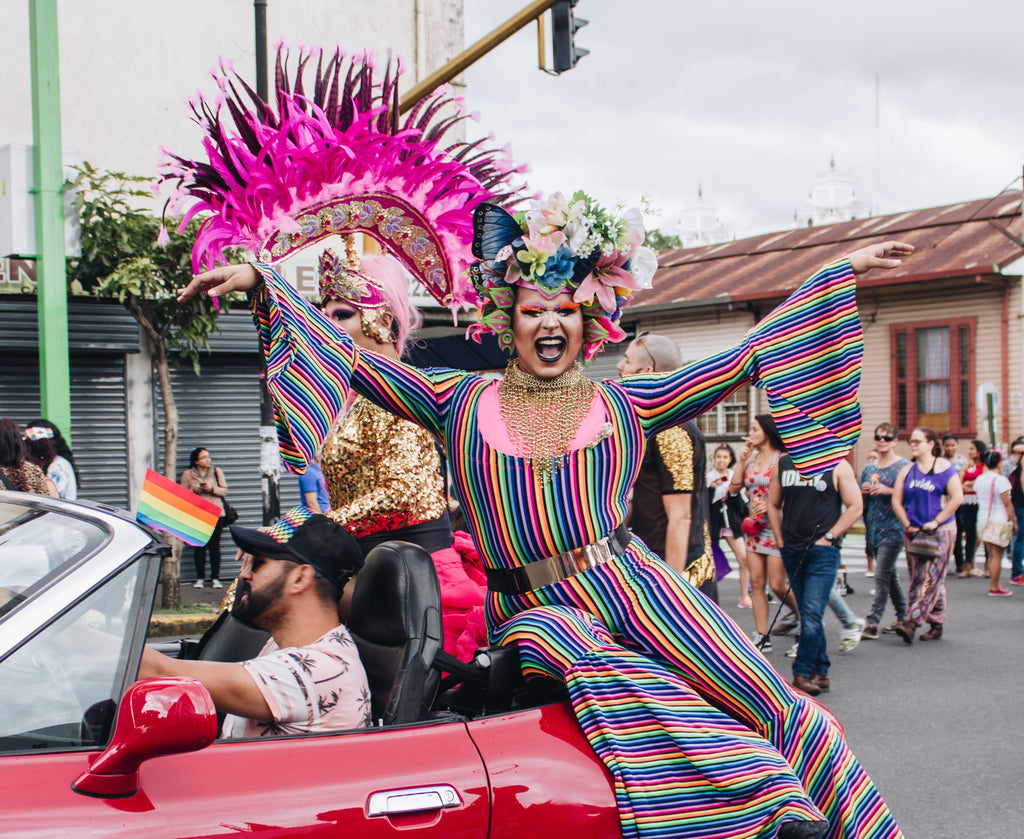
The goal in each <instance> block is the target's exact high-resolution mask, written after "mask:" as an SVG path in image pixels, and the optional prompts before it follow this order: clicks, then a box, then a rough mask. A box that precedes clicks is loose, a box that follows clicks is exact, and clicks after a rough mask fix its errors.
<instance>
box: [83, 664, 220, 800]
mask: <svg viewBox="0 0 1024 839" xmlns="http://www.w3.org/2000/svg"><path fill="white" fill-rule="evenodd" d="M216 739H217V709H216V708H215V707H214V704H213V697H211V696H210V693H209V691H208V690H207V689H206V688H205V687H204V686H203V684H202V683H201V682H198V681H196V680H195V679H186V678H181V677H171V678H160V679H145V680H143V681H141V682H135V683H134V684H133V685H131V687H129V688H128V690H126V691H125V694H124V696H123V697H122V698H121V705H120V707H119V708H118V710H117V722H116V723H115V725H114V736H113V737H112V738H111V741H110V745H109V746H107V748H106V750H104V751H103V752H101V753H100V754H98V755H93V756H92V757H91V758H90V759H89V768H88V769H87V770H86V771H85V772H83V773H82V774H81V775H79V776H78V777H77V778H76V779H75V782H74V783H73V784H72V785H71V788H72V789H73V790H74V791H75V792H78V793H81V794H82V795H91V796H95V797H96V798H128V797H129V796H132V795H135V793H136V792H138V791H139V767H140V766H141V765H142V763H143V761H146V760H149V759H150V758H153V757H160V756H161V755H171V754H182V753H184V752H194V751H196V750H198V749H202V748H204V747H205V746H208V745H209V744H210V743H212V742H213V741H214V740H216Z"/></svg>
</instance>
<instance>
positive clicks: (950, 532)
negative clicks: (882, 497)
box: [892, 428, 964, 644]
mask: <svg viewBox="0 0 1024 839" xmlns="http://www.w3.org/2000/svg"><path fill="white" fill-rule="evenodd" d="M941 453H942V448H941V447H940V446H939V440H938V437H937V436H936V434H935V432H934V431H933V430H932V429H931V428H915V429H914V430H913V431H911V432H910V455H911V457H912V458H913V461H914V462H913V463H911V464H910V465H909V466H905V467H903V469H902V470H900V474H899V477H898V478H897V479H896V486H895V487H894V491H893V494H892V509H893V512H894V513H895V514H896V518H898V519H899V520H900V523H901V524H902V525H903V527H904V530H905V536H904V539H903V546H904V548H905V549H906V552H907V570H908V571H909V573H910V603H909V608H908V609H907V617H906V619H905V620H903V621H901V622H899V623H897V624H896V625H895V626H894V627H893V629H894V630H895V631H896V634H897V635H899V636H900V638H902V639H903V641H904V643H906V644H913V643H914V633H915V632H917V630H918V628H919V627H920V626H921V625H922V624H923V623H924V622H925V621H928V624H929V625H930V627H931V629H929V630H928V631H927V632H925V634H924V635H922V636H921V640H922V641H935V640H938V639H939V638H941V637H942V626H943V624H944V623H945V622H946V569H947V567H948V566H949V556H950V554H951V553H952V552H953V539H954V538H955V537H956V519H955V518H954V514H955V513H956V511H957V508H958V507H959V506H960V503H961V502H962V501H963V497H964V491H963V487H962V486H961V484H960V475H959V474H958V473H957V471H956V467H955V466H954V465H953V464H952V463H950V462H949V461H948V460H946V459H945V458H944V457H939V455H940V454H941ZM919 531H924V533H925V534H934V535H935V536H937V537H938V543H939V544H938V551H937V553H938V555H937V556H932V555H931V554H930V553H927V554H926V553H923V552H922V551H923V547H922V546H921V543H918V545H915V544H914V537H915V536H916V535H917V534H918V532H919Z"/></svg>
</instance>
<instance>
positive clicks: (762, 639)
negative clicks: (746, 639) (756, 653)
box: [750, 632, 772, 653]
mask: <svg viewBox="0 0 1024 839" xmlns="http://www.w3.org/2000/svg"><path fill="white" fill-rule="evenodd" d="M750 643H752V644H753V645H754V646H755V647H757V648H758V650H760V651H761V652H762V653H766V652H768V651H769V650H771V648H772V639H771V637H770V636H768V635H762V634H761V633H760V632H755V633H754V634H753V635H752V636H751V638H750Z"/></svg>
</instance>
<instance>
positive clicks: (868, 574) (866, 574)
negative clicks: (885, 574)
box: [864, 571, 875, 577]
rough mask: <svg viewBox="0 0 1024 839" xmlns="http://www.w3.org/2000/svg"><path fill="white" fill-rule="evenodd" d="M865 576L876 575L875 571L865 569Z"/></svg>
mask: <svg viewBox="0 0 1024 839" xmlns="http://www.w3.org/2000/svg"><path fill="white" fill-rule="evenodd" d="M864 576H865V577H874V576H875V572H874V571H865V572H864Z"/></svg>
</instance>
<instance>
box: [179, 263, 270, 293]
mask: <svg viewBox="0 0 1024 839" xmlns="http://www.w3.org/2000/svg"><path fill="white" fill-rule="evenodd" d="M262 281H263V278H262V277H260V275H259V272H258V271H257V270H256V269H255V268H253V267H252V266H251V265H249V264H248V263H247V262H243V263H239V264H238V265H221V266H219V267H217V268H214V269H213V270H212V271H204V272H203V273H202V274H197V275H196V276H195V277H193V278H192V282H190V283H189V284H188V285H187V286H185V287H184V288H181V289H178V302H179V303H184V302H185V301H186V300H188V299H189V298H190V297H194V296H195V295H197V294H199V293H200V292H206V293H207V294H208V295H210V297H220V296H221V295H222V294H230V293H231V292H232V291H252V290H253V289H254V288H256V286H258V285H259V284H260V283H261V282H262Z"/></svg>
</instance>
